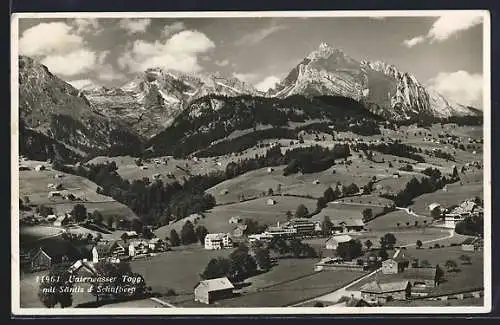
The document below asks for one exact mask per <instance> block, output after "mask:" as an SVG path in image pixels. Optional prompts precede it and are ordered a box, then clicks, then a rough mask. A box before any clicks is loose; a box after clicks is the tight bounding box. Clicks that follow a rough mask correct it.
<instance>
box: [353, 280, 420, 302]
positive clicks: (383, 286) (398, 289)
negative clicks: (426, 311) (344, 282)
mask: <svg viewBox="0 0 500 325" xmlns="http://www.w3.org/2000/svg"><path fill="white" fill-rule="evenodd" d="M360 291H361V298H362V299H364V300H365V301H367V302H368V303H378V304H384V303H386V302H387V301H391V300H406V299H408V298H409V297H410V295H411V284H410V282H409V281H407V280H406V281H395V282H387V283H379V282H378V281H372V282H370V283H367V284H365V285H363V286H362V287H361V289H360Z"/></svg>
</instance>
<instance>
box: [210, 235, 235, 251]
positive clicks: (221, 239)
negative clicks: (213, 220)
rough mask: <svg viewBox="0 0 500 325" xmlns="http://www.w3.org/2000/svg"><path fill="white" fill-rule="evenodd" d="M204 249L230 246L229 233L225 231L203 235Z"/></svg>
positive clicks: (231, 244) (231, 243)
mask: <svg viewBox="0 0 500 325" xmlns="http://www.w3.org/2000/svg"><path fill="white" fill-rule="evenodd" d="M204 244H205V249H210V250H212V249H223V248H232V247H233V241H232V240H231V235H230V234H227V233H217V234H207V235H206V236H205V242H204Z"/></svg>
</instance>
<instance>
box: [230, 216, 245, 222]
mask: <svg viewBox="0 0 500 325" xmlns="http://www.w3.org/2000/svg"><path fill="white" fill-rule="evenodd" d="M241 221H242V219H241V217H238V216H236V217H231V218H229V224H239V223H240V222H241Z"/></svg>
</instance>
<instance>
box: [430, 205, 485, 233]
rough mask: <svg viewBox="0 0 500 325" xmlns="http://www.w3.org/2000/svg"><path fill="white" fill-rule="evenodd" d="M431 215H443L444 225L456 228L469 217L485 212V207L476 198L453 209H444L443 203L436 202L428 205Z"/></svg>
mask: <svg viewBox="0 0 500 325" xmlns="http://www.w3.org/2000/svg"><path fill="white" fill-rule="evenodd" d="M428 209H429V212H430V213H431V215H435V216H441V217H442V220H443V227H444V228H449V229H455V226H456V225H457V224H458V223H459V222H462V221H464V220H465V218H467V217H477V216H481V215H483V214H484V209H483V207H482V206H481V205H480V204H479V203H478V202H477V201H476V200H474V199H469V200H465V201H463V202H462V203H460V205H458V206H456V207H453V208H451V209H443V208H442V207H441V204H439V203H437V202H434V203H432V204H430V205H429V206H428Z"/></svg>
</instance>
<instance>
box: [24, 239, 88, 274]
mask: <svg viewBox="0 0 500 325" xmlns="http://www.w3.org/2000/svg"><path fill="white" fill-rule="evenodd" d="M31 256H32V258H31V263H30V264H31V265H30V266H31V270H32V271H33V272H35V271H42V270H48V269H50V268H51V267H52V266H53V265H57V264H61V263H68V264H71V263H74V262H75V261H77V260H79V259H82V258H87V257H89V256H86V254H85V255H83V254H82V252H81V251H80V250H78V249H77V248H76V247H75V246H73V245H72V244H71V243H69V242H67V241H58V242H55V241H48V242H46V243H45V244H44V245H43V246H41V247H39V248H38V250H37V251H36V252H35V253H33V254H31Z"/></svg>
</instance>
